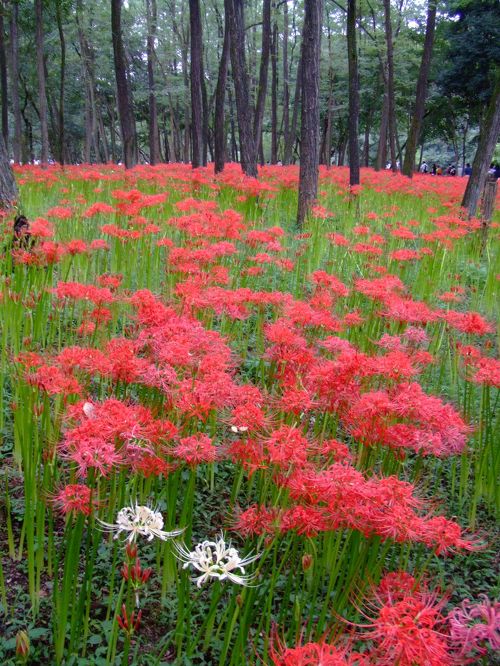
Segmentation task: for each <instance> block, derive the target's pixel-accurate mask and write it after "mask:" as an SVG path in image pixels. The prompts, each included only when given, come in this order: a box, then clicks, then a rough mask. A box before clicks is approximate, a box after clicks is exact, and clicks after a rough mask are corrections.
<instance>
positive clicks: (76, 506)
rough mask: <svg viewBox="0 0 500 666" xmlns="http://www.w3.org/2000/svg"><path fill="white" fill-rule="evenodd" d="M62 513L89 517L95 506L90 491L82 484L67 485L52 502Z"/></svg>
mask: <svg viewBox="0 0 500 666" xmlns="http://www.w3.org/2000/svg"><path fill="white" fill-rule="evenodd" d="M52 501H53V502H54V504H55V505H56V506H57V507H58V508H60V509H61V511H62V512H63V513H71V512H73V511H74V512H76V513H83V514H84V515H85V516H90V514H91V513H92V511H93V509H94V507H95V506H96V501H95V499H92V490H91V489H90V488H89V487H88V486H85V485H82V484H69V485H67V486H65V487H64V488H62V490H60V491H59V492H58V493H57V494H56V495H55V496H54V498H53V500H52Z"/></svg>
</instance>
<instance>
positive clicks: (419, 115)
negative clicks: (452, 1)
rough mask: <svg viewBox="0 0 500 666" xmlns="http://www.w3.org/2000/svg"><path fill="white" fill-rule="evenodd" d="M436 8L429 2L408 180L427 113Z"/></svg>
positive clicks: (405, 164) (409, 145)
mask: <svg viewBox="0 0 500 666" xmlns="http://www.w3.org/2000/svg"><path fill="white" fill-rule="evenodd" d="M436 8H437V1H436V0H429V4H428V6H427V22H426V26H425V40H424V50H423V53H422V61H421V63H420V70H419V73H418V81H417V92H416V96H415V110H414V112H413V116H412V119H411V124H410V131H409V132H408V139H407V141H406V152H405V158H404V162H403V173H404V174H405V176H408V178H412V176H413V172H414V171H415V155H416V152H417V146H418V142H419V140H420V130H421V128H422V120H423V118H424V111H425V99H426V97H427V80H428V78H429V71H430V67H431V58H432V48H433V45H434V32H435V28H436Z"/></svg>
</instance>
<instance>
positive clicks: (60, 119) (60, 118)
mask: <svg viewBox="0 0 500 666" xmlns="http://www.w3.org/2000/svg"><path fill="white" fill-rule="evenodd" d="M56 21H57V31H58V33H59V44H60V48H61V67H60V70H59V109H58V113H57V124H58V137H57V147H58V149H59V150H58V152H59V155H58V158H59V164H64V162H65V159H64V154H65V144H66V142H65V138H64V133H65V127H64V88H65V82H66V40H65V37H64V29H63V24H62V17H61V5H60V3H59V2H56Z"/></svg>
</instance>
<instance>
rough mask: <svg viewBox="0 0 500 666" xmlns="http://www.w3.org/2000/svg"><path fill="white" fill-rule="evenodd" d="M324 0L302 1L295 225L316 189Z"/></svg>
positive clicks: (307, 208) (306, 209) (305, 210)
mask: <svg viewBox="0 0 500 666" xmlns="http://www.w3.org/2000/svg"><path fill="white" fill-rule="evenodd" d="M322 18H323V0H305V1H304V28H303V31H302V56H301V66H302V116H301V132H300V175H299V203H298V209H297V224H298V226H299V227H302V225H303V224H304V220H305V218H306V216H307V215H308V213H309V210H310V208H311V205H312V204H313V202H314V200H315V199H316V196H317V192H318V164H319V59H320V46H321V22H322Z"/></svg>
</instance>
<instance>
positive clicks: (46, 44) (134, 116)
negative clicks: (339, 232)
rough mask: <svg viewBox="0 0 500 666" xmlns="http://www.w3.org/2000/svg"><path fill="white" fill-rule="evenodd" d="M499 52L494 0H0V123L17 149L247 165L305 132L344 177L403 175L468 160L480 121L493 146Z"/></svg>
mask: <svg viewBox="0 0 500 666" xmlns="http://www.w3.org/2000/svg"><path fill="white" fill-rule="evenodd" d="M310 12H313V14H314V15H311V14H310ZM308 20H312V22H313V24H312V28H311V24H309V28H308ZM308 29H310V30H311V29H312V31H313V32H312V33H311V32H309V33H307V30H308ZM314 30H316V33H314ZM306 34H307V35H309V36H308V37H307V39H305V35H306ZM303 36H304V39H303ZM313 42H315V45H314V48H308V47H309V46H311V45H312V43H313ZM499 62H500V5H499V4H498V2H497V1H496V0H481V1H479V2H478V1H472V0H427V2H426V3H425V4H424V3H422V2H417V1H416V0H392V1H391V0H252V1H251V2H245V1H244V0H110V1H109V2H102V1H101V0H0V98H1V130H2V136H3V139H4V143H5V146H6V148H7V152H8V155H9V156H10V157H11V158H12V159H13V160H14V161H15V162H23V163H26V162H33V161H35V160H40V161H41V162H42V163H45V162H47V161H49V160H51V159H52V160H55V161H58V162H60V163H61V164H64V163H77V162H108V161H113V162H117V161H124V162H125V164H126V166H133V165H134V164H136V163H137V162H149V163H151V164H155V163H157V162H165V161H184V162H192V163H193V167H196V166H199V165H203V164H206V163H207V161H215V163H216V169H217V170H221V169H222V168H223V165H224V161H225V160H231V161H240V162H241V163H242V166H243V169H244V171H245V172H246V173H247V174H249V175H255V174H256V167H257V163H258V162H260V163H265V162H270V163H272V164H276V163H282V164H291V163H294V162H296V161H297V160H298V156H299V153H302V156H303V157H304V156H305V155H306V152H307V151H304V145H305V144H307V145H308V146H310V147H311V148H314V150H316V151H317V155H312V156H311V163H314V162H316V161H318V160H319V162H320V163H323V164H328V165H329V164H337V165H343V164H346V163H349V164H350V167H351V182H352V183H353V184H355V183H356V182H359V165H363V166H374V167H375V168H377V169H380V168H384V167H385V165H386V163H390V164H391V165H392V167H393V168H394V169H396V168H397V165H398V164H401V165H402V168H403V171H404V172H405V173H407V175H409V176H411V174H412V172H413V170H414V169H415V167H417V168H418V165H419V162H420V161H421V160H422V157H426V158H427V159H428V160H431V161H432V160H437V159H441V161H442V160H446V161H450V162H451V161H452V162H454V163H455V164H456V165H459V164H461V163H462V164H463V163H465V161H467V160H471V159H472V157H473V156H474V153H475V150H476V146H477V144H478V141H479V129H480V128H481V126H485V124H487V123H489V125H490V130H489V134H490V140H489V146H490V147H491V144H492V143H493V149H494V144H496V137H493V134H494V131H495V127H496V125H495V122H496V123H497V124H498V119H496V120H495V118H496V116H498V111H497V112H496V113H495V110H496V109H497V108H498V99H499V98H498V78H499V75H498V63H499ZM315 81H316V83H315ZM315 86H316V88H317V90H315ZM495 86H496V88H497V90H496V92H495ZM488 105H490V107H491V109H490V112H489V113H488V108H489V107H488ZM308 119H309V120H310V121H311V122H308ZM308 125H309V126H308ZM308 132H309V136H308V135H307V133H308ZM485 133H487V131H486V129H485V130H484V131H483V143H484V141H485ZM497 136H498V132H497ZM492 137H493V138H492ZM301 144H304V145H302V146H301ZM479 145H480V146H481V142H480V141H479ZM301 147H302V151H301ZM483 152H484V151H483ZM490 152H491V151H490ZM483 158H484V155H483ZM483 161H484V160H483ZM356 174H357V175H356Z"/></svg>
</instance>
